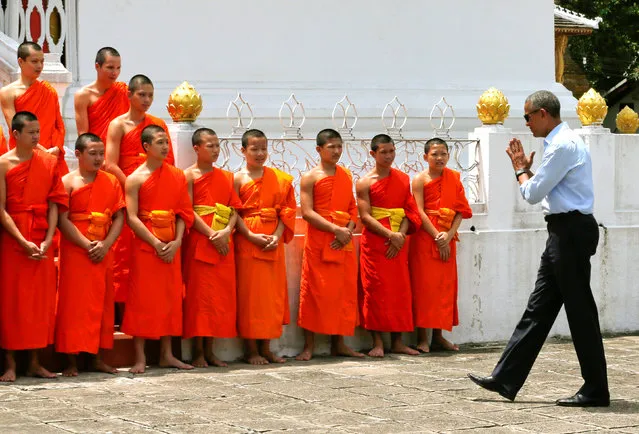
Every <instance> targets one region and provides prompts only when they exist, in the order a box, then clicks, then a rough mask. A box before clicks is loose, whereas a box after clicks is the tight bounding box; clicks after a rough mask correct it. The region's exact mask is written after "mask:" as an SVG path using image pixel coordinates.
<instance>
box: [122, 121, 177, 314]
mask: <svg viewBox="0 0 639 434" xmlns="http://www.w3.org/2000/svg"><path fill="white" fill-rule="evenodd" d="M149 125H159V126H160V127H162V128H163V129H164V131H166V133H167V134H169V129H168V127H167V126H166V124H165V123H164V121H163V120H162V119H160V118H156V117H155V116H151V115H149V114H147V115H146V117H145V118H144V120H143V121H142V122H140V124H139V125H138V126H137V127H135V128H134V129H132V130H131V131H129V132H128V133H126V134H125V135H124V137H122V141H121V142H120V160H119V162H118V166H119V167H120V169H121V170H122V172H124V174H125V175H126V176H129V175H130V174H132V173H133V172H134V171H135V169H137V168H138V167H140V165H141V164H142V163H144V161H146V154H145V153H144V148H142V130H143V129H144V128H146V127H147V126H149ZM165 161H166V162H167V163H168V164H171V165H173V164H174V163H175V158H174V157H173V145H172V144H171V136H169V155H167V157H166V159H165ZM132 242H133V232H132V231H131V228H129V226H128V225H127V224H126V223H125V224H124V226H123V227H122V232H121V233H120V237H119V238H118V240H117V241H116V243H115V246H114V252H115V262H114V264H113V267H114V268H113V271H114V276H113V278H114V285H115V301H117V302H126V299H127V294H128V291H129V267H130V264H131V243H132Z"/></svg>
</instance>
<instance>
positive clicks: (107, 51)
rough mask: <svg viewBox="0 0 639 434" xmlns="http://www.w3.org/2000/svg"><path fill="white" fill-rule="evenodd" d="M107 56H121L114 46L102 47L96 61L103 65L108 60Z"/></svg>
mask: <svg viewBox="0 0 639 434" xmlns="http://www.w3.org/2000/svg"><path fill="white" fill-rule="evenodd" d="M107 56H113V57H120V52H119V51H118V50H116V49H115V48H113V47H102V48H100V49H99V50H98V53H97V54H96V55H95V63H97V64H98V65H100V66H102V65H103V64H104V62H106V58H107Z"/></svg>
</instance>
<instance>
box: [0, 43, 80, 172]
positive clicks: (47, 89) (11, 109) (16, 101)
mask: <svg viewBox="0 0 639 434" xmlns="http://www.w3.org/2000/svg"><path fill="white" fill-rule="evenodd" d="M18 66H19V67H20V78H18V79H17V80H16V81H14V82H13V83H10V84H9V85H7V86H5V87H3V88H2V89H0V104H1V105H2V114H3V115H4V119H5V120H6V121H7V125H11V120H12V119H13V116H14V115H15V114H16V112H20V111H27V112H30V113H33V114H35V115H36V117H37V118H38V122H39V123H40V148H41V149H42V150H45V151H47V152H49V153H50V154H51V155H53V156H55V157H57V159H58V171H59V173H60V176H63V175H65V174H67V173H68V172H69V168H68V167H67V163H66V162H65V161H64V122H63V120H62V115H61V114H60V103H59V101H58V92H56V90H55V89H54V88H53V87H52V86H51V85H50V84H49V83H48V82H46V81H39V80H38V77H40V74H41V73H42V69H43V68H44V53H43V52H42V48H41V47H40V46H39V45H38V44H36V43H35V42H23V43H22V44H20V46H19V47H18ZM15 146H16V142H15V137H14V136H13V134H11V135H10V137H9V148H11V149H13V148H14V147H15Z"/></svg>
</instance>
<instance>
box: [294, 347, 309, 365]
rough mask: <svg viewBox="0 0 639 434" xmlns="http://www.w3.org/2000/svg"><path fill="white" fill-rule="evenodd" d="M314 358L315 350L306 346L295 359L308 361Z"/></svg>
mask: <svg viewBox="0 0 639 434" xmlns="http://www.w3.org/2000/svg"><path fill="white" fill-rule="evenodd" d="M312 358H313V350H311V349H310V348H304V349H303V350H302V352H301V353H299V354H298V355H297V357H295V360H299V361H300V362H308V361H309V360H311V359H312Z"/></svg>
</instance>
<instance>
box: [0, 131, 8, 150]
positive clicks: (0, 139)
mask: <svg viewBox="0 0 639 434" xmlns="http://www.w3.org/2000/svg"><path fill="white" fill-rule="evenodd" d="M8 150H9V146H7V138H6V137H5V136H4V131H3V129H2V127H0V155H2V154H6V153H7V151H8Z"/></svg>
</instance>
